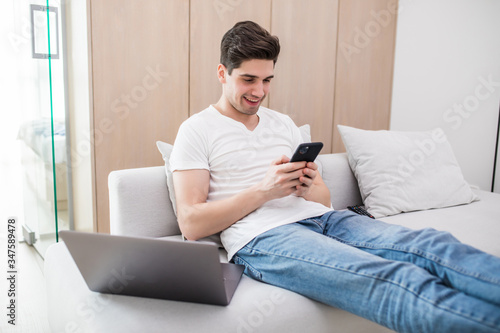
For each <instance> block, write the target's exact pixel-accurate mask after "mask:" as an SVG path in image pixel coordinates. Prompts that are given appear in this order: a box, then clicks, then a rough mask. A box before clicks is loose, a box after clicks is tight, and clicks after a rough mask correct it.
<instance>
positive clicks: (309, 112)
mask: <svg viewBox="0 0 500 333" xmlns="http://www.w3.org/2000/svg"><path fill="white" fill-rule="evenodd" d="M337 18H338V1H332V0H316V1H306V0H274V1H273V17H272V29H271V30H272V34H273V35H277V36H278V37H279V39H280V44H281V53H280V57H279V59H278V62H277V64H276V70H275V78H274V79H273V82H272V87H271V93H270V97H269V105H270V108H271V109H274V110H277V111H280V112H282V113H285V114H288V115H289V116H290V117H291V118H292V119H293V120H294V121H295V123H296V124H297V125H298V126H300V125H303V124H310V125H311V133H312V136H313V141H322V142H323V143H324V144H325V146H324V148H323V150H322V153H328V152H330V151H331V142H332V131H331V128H332V123H333V103H334V100H333V98H334V89H335V62H336V61H335V58H336V44H337Z"/></svg>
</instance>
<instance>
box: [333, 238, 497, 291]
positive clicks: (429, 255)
mask: <svg viewBox="0 0 500 333" xmlns="http://www.w3.org/2000/svg"><path fill="white" fill-rule="evenodd" d="M327 236H328V237H330V238H332V239H335V240H336V241H339V242H341V243H343V244H346V245H350V246H353V247H357V248H367V249H374V250H390V251H395V252H403V253H410V254H414V255H417V256H419V257H421V258H424V259H426V260H430V261H433V262H435V263H437V264H438V265H441V266H443V267H446V268H448V269H450V270H452V271H454V272H456V273H458V274H462V275H465V276H468V277H471V278H475V279H479V280H482V281H484V282H487V283H493V284H496V285H500V280H498V279H494V278H491V277H489V276H484V275H481V274H476V273H475V272H472V271H469V270H466V269H464V268H463V267H458V266H454V265H450V264H449V262H448V261H446V260H444V259H443V258H441V257H439V256H436V255H435V254H432V253H428V252H425V251H422V250H419V249H412V248H410V249H406V248H399V247H397V246H393V245H391V246H387V245H386V246H383V245H378V246H374V245H373V244H369V243H357V242H346V241H344V240H342V239H339V238H337V237H335V236H331V235H327Z"/></svg>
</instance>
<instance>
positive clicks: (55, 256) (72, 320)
mask: <svg viewBox="0 0 500 333" xmlns="http://www.w3.org/2000/svg"><path fill="white" fill-rule="evenodd" d="M318 161H319V164H320V166H321V173H322V176H323V179H324V180H325V183H326V184H327V185H328V187H329V189H330V192H331V197H332V203H333V206H334V207H335V208H336V209H345V208H346V207H347V206H348V205H356V204H361V197H360V193H359V189H358V185H357V182H356V179H355V178H354V176H353V173H352V171H351V169H350V167H349V164H348V161H347V157H346V154H325V155H320V157H319V158H318ZM109 190H110V209H111V221H110V222H111V233H113V234H119V235H137V236H150V237H179V236H178V235H179V229H178V226H177V222H176V219H175V215H174V213H173V209H172V205H171V202H170V200H169V193H168V189H167V186H166V176H165V169H164V167H163V166H161V167H160V166H159V167H151V168H140V169H129V170H120V171H114V172H112V173H111V174H110V175H109ZM475 193H476V194H477V195H478V196H479V197H480V200H479V201H475V202H473V203H471V204H468V205H461V206H455V207H449V208H442V209H433V210H426V211H419V212H412V213H404V214H399V215H395V216H390V217H386V218H383V219H382V220H384V221H386V222H389V223H395V224H401V225H405V226H408V227H410V228H424V227H433V228H436V229H440V230H447V231H449V232H451V233H453V234H454V235H455V236H456V237H457V238H458V239H460V240H461V241H463V242H465V243H469V244H471V245H473V246H476V247H477V248H479V249H482V250H484V251H486V252H489V253H491V254H493V255H496V256H500V195H499V194H495V193H489V192H485V191H479V190H475ZM221 258H222V259H221V260H224V253H223V250H221ZM158 264H161V263H158ZM284 274H286V273H285V272H284ZM45 279H46V284H47V292H48V297H47V298H48V317H49V323H50V327H51V329H52V332H354V333H356V332H370V333H376V332H390V330H388V329H386V328H383V327H381V326H379V325H377V324H375V323H372V322H370V321H367V320H365V319H363V318H360V317H357V316H355V315H352V314H350V313H347V312H345V311H342V310H339V309H336V308H332V307H329V306H326V305H323V304H320V303H318V302H315V301H312V300H310V299H308V298H305V297H303V296H300V295H298V294H295V293H292V292H289V291H287V290H283V289H280V288H277V287H274V286H270V285H267V284H264V283H261V282H257V281H254V280H252V279H251V278H248V277H247V276H243V277H242V279H241V282H240V284H239V286H238V289H237V290H236V293H235V295H234V297H233V299H232V301H231V304H229V305H228V306H226V307H222V306H213V305H203V304H194V303H184V302H174V301H166V300H158V299H146V298H140V297H130V296H119V295H106V294H99V293H95V292H92V291H90V290H89V289H88V288H87V286H86V284H85V282H84V281H83V278H82V277H81V275H80V273H79V271H78V269H77V268H76V266H75V264H74V262H73V260H72V258H71V256H70V255H69V253H68V251H67V249H66V247H65V245H64V243H58V244H55V245H53V246H51V247H50V248H49V250H48V251H47V253H46V258H45ZM374 306H376V305H375V304H374Z"/></svg>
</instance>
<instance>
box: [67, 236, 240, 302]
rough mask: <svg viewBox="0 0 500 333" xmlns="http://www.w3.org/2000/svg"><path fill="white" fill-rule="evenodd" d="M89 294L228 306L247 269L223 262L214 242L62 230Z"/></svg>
mask: <svg viewBox="0 0 500 333" xmlns="http://www.w3.org/2000/svg"><path fill="white" fill-rule="evenodd" d="M59 234H60V236H61V237H62V239H63V240H64V242H65V244H66V246H67V248H68V250H69V252H70V253H71V256H72V257H73V259H74V261H75V263H76V265H77V266H78V269H79V270H80V273H81V274H82V276H83V278H84V280H85V282H86V283H87V286H88V287H89V289H90V290H93V291H96V292H101V293H108V294H120V295H129V296H140V297H149V298H160V299H168V300H174V301H185V302H196V303H206V304H215V305H227V304H229V302H230V301H231V298H232V296H233V294H234V292H235V290H236V287H237V286H238V283H239V281H240V278H241V275H242V273H243V266H240V265H234V264H226V263H221V262H220V261H219V253H218V247H217V245H215V244H211V243H201V242H189V241H176V240H163V239H156V238H146V237H130V236H116V235H108V234H98V233H84V232H76V231H67V230H64V231H61V232H60V233H59Z"/></svg>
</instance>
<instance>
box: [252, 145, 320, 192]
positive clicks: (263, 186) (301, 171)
mask: <svg viewBox="0 0 500 333" xmlns="http://www.w3.org/2000/svg"><path fill="white" fill-rule="evenodd" d="M288 162H290V159H289V158H288V157H286V156H284V155H283V156H281V157H280V158H278V159H276V160H274V161H273V162H272V163H271V166H270V167H269V169H268V171H267V173H266V175H265V177H264V179H263V180H262V181H261V182H260V183H259V184H257V188H258V189H259V190H260V191H262V193H263V194H264V196H265V197H266V198H267V199H268V200H273V199H278V198H282V197H286V196H288V195H290V194H292V193H297V194H299V193H303V192H304V191H305V190H306V189H307V187H308V186H310V185H311V184H312V179H311V178H307V177H306V175H307V176H312V177H313V178H314V177H315V175H316V172H315V170H314V169H309V168H306V162H294V163H288ZM311 164H314V163H311ZM316 169H317V167H316ZM299 189H300V190H299ZM304 193H305V192H304Z"/></svg>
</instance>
